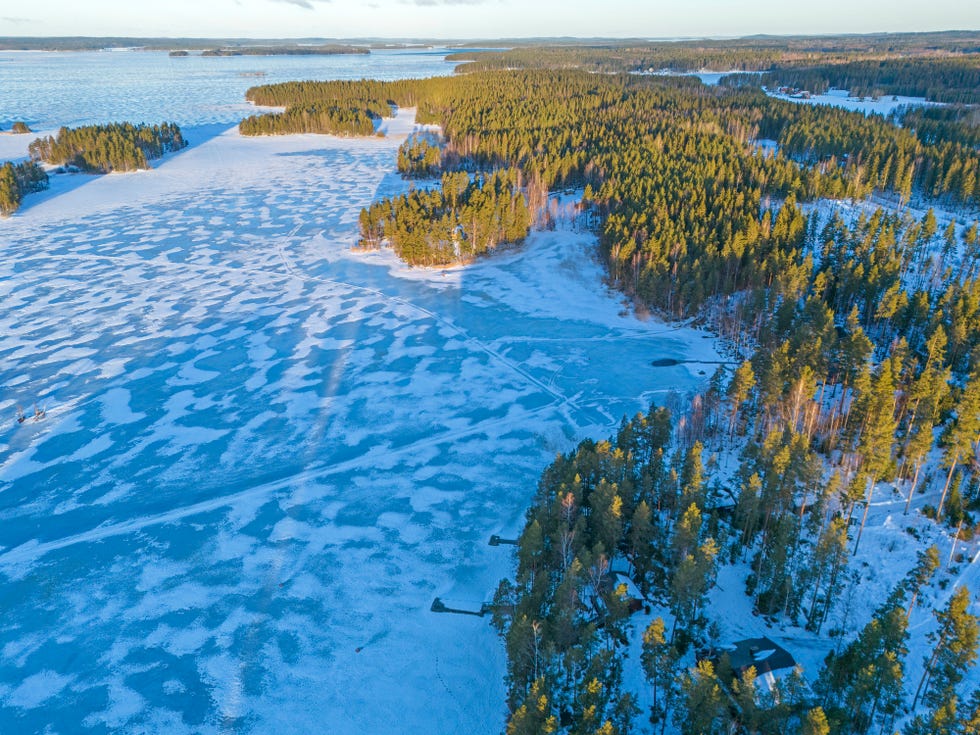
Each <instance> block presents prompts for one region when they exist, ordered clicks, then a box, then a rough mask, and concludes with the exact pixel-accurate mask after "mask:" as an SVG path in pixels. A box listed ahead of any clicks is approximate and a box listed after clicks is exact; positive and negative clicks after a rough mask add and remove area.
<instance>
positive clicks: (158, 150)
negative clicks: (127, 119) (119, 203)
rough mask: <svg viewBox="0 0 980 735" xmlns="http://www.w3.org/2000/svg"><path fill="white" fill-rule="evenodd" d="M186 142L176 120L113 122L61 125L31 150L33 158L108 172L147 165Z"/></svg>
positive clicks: (97, 171)
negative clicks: (149, 122) (55, 133)
mask: <svg viewBox="0 0 980 735" xmlns="http://www.w3.org/2000/svg"><path fill="white" fill-rule="evenodd" d="M186 145H187V141H185V140H184V137H183V135H181V132H180V128H179V127H178V126H177V125H176V124H174V123H166V122H165V123H161V124H159V125H144V124H140V125H133V124H132V123H110V124H108V125H86V126H84V127H79V128H61V129H60V130H59V131H58V134H57V135H56V136H47V137H45V138H38V139H36V140H35V141H34V142H33V143H31V144H30V146H28V151H29V152H30V155H31V158H32V159H33V160H34V161H44V162H45V163H49V164H52V165H55V166H70V167H74V168H77V169H79V170H81V171H84V172H86V173H102V174H105V173H109V172H111V171H135V170H137V169H145V168H148V167H149V161H152V160H153V159H155V158H160V157H161V156H163V155H164V154H165V153H169V152H171V151H178V150H180V149H181V148H183V147H184V146H186Z"/></svg>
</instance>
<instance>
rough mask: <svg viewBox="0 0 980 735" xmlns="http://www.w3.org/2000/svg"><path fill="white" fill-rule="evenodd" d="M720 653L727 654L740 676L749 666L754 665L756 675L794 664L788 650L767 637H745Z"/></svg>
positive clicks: (789, 667) (734, 669) (787, 667)
mask: <svg viewBox="0 0 980 735" xmlns="http://www.w3.org/2000/svg"><path fill="white" fill-rule="evenodd" d="M722 653H725V654H727V655H728V661H729V663H730V664H731V667H732V670H733V671H734V672H735V673H736V674H738V675H740V676H741V674H742V673H743V672H744V671H745V670H746V669H748V668H749V667H750V666H754V667H755V673H756V676H762V675H763V674H767V673H770V672H774V671H780V670H782V669H792V668H793V667H795V666H796V661H795V660H794V659H793V656H792V655H791V654H790V652H789V651H787V650H786V649H785V648H783V647H782V646H780V645H779V644H778V643H775V642H773V641H772V640H770V639H769V638H746V639H745V640H744V641H738V642H736V643H733V644H732V645H731V646H730V647H728V648H727V649H724V650H723V651H722Z"/></svg>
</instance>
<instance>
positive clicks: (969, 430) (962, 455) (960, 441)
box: [936, 367, 980, 519]
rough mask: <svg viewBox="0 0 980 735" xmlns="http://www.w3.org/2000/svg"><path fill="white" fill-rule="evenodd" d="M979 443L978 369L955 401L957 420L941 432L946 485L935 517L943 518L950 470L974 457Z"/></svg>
mask: <svg viewBox="0 0 980 735" xmlns="http://www.w3.org/2000/svg"><path fill="white" fill-rule="evenodd" d="M978 442H980V367H978V368H977V370H975V371H974V372H973V373H971V375H970V378H969V380H968V381H967V383H966V387H965V388H964V389H963V392H962V393H961V394H960V398H959V400H958V401H957V402H956V418H955V419H953V421H952V423H951V424H950V425H949V426H948V427H947V429H946V431H945V432H944V433H943V444H944V447H945V448H944V451H943V465H944V466H946V467H949V473H948V474H947V475H946V485H945V486H944V487H943V493H942V496H941V497H940V499H939V507H938V508H937V509H936V518H937V519H938V518H942V516H943V505H944V504H945V502H946V494H947V492H949V485H950V482H952V480H953V470H955V469H956V466H957V465H958V464H960V463H962V462H965V461H966V460H967V459H969V458H970V457H973V456H974V455H975V451H976V450H975V447H976V445H977V443H978Z"/></svg>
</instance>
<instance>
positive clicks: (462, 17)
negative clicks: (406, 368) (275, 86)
mask: <svg viewBox="0 0 980 735" xmlns="http://www.w3.org/2000/svg"><path fill="white" fill-rule="evenodd" d="M949 29H957V30H971V29H980V2H976V1H975V0H930V2H923V1H922V0H858V2H855V1H854V0H822V1H821V2H811V1H810V0H670V1H669V2H667V1H666V0H588V1H584V0H366V1H362V0H167V1H166V2H163V3H145V2H133V0H125V1H120V0H84V1H83V2H79V0H32V1H31V2H27V3H4V7H3V8H0V36H40V35H44V36H60V35H65V36H81V35H87V36H200V37H208V36H210V37H259V38H298V37H323V38H365V37H384V38H408V37H418V38H520V37H532V36H578V37H596V36H604V37H630V38H636V37H649V38H673V37H688V36H694V37H704V36H743V35H751V34H756V33H771V34H822V33H871V32H878V31H886V32H898V31H925V30H949Z"/></svg>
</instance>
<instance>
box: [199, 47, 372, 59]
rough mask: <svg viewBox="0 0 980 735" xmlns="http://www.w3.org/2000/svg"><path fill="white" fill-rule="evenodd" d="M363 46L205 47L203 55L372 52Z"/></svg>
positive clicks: (311, 54)
mask: <svg viewBox="0 0 980 735" xmlns="http://www.w3.org/2000/svg"><path fill="white" fill-rule="evenodd" d="M370 53H371V50H370V49H367V48H364V47H363V46H339V45H331V46H239V47H235V48H227V47H224V48H214V49H205V50H204V51H202V52H201V56H334V55H338V54H370Z"/></svg>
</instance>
